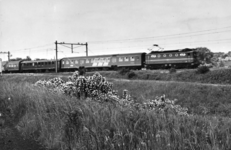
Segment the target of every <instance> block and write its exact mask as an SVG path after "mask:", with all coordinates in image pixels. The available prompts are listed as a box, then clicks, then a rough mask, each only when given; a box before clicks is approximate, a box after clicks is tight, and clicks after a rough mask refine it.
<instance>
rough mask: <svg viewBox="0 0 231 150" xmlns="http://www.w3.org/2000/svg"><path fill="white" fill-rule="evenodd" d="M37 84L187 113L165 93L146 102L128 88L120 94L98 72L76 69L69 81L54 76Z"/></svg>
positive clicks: (102, 99) (75, 94)
mask: <svg viewBox="0 0 231 150" xmlns="http://www.w3.org/2000/svg"><path fill="white" fill-rule="evenodd" d="M35 86H40V87H45V88H48V89H49V90H51V91H54V92H61V93H63V94H66V95H69V96H72V97H77V98H89V99H91V100H96V101H99V102H112V103H115V104H116V105H119V106H122V107H132V108H135V109H137V110H139V111H140V110H144V109H145V110H157V111H160V110H161V111H165V110H169V109H171V110H174V112H175V113H177V114H180V115H187V108H183V107H181V106H180V105H175V101H176V100H169V99H167V98H165V95H163V96H160V97H156V98H155V99H154V100H147V101H146V102H144V103H136V102H135V101H134V100H133V99H132V97H131V96H130V94H129V92H128V90H124V91H123V95H122V96H119V95H118V94H117V92H116V91H115V90H113V84H112V83H110V82H108V81H107V80H106V78H105V77H102V76H101V75H100V74H99V73H98V72H96V73H95V74H94V75H92V76H82V75H79V72H78V71H76V72H74V73H73V75H72V76H70V77H68V81H67V82H64V81H63V80H62V79H61V78H54V79H50V80H48V81H37V82H36V83H35Z"/></svg>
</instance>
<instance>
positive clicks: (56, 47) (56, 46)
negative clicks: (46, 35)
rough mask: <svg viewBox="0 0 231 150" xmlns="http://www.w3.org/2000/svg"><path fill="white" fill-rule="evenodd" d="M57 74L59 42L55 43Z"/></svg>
mask: <svg viewBox="0 0 231 150" xmlns="http://www.w3.org/2000/svg"><path fill="white" fill-rule="evenodd" d="M55 56H56V57H55V72H56V73H58V42H57V41H55Z"/></svg>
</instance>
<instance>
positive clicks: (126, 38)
mask: <svg viewBox="0 0 231 150" xmlns="http://www.w3.org/2000/svg"><path fill="white" fill-rule="evenodd" d="M230 6H231V0H0V51H10V52H11V54H12V55H13V56H12V58H15V57H22V58H25V57H26V56H30V57H31V58H33V59H34V58H48V59H50V58H54V56H55V51H54V48H55V44H54V42H55V41H56V40H57V41H58V42H66V43H70V42H73V43H78V42H81V43H85V42H88V44H89V55H99V54H114V53H132V52H148V51H147V49H148V48H152V45H153V44H158V45H159V46H160V47H162V48H164V49H165V50H174V49H181V48H186V47H188V48H195V47H207V48H209V49H210V50H211V51H213V52H218V51H221V52H228V51H231V48H230V46H231V9H230ZM58 49H59V53H58V57H59V58H62V57H67V56H84V55H85V47H84V46H82V47H78V48H75V49H74V52H75V53H71V50H70V49H68V48H66V47H63V46H61V45H59V46H58ZM0 58H3V59H4V60H6V59H7V56H6V55H3V54H0Z"/></svg>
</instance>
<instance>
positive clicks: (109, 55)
mask: <svg viewBox="0 0 231 150" xmlns="http://www.w3.org/2000/svg"><path fill="white" fill-rule="evenodd" d="M140 54H145V52H140V53H124V54H108V55H93V56H79V57H64V58H62V59H73V58H94V57H112V56H123V55H140Z"/></svg>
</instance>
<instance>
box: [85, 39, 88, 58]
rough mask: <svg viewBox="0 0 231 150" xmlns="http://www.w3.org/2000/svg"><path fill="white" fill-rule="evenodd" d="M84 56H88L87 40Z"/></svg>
mask: <svg viewBox="0 0 231 150" xmlns="http://www.w3.org/2000/svg"><path fill="white" fill-rule="evenodd" d="M85 45H86V56H87V57H88V44H87V42H86V44H85Z"/></svg>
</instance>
